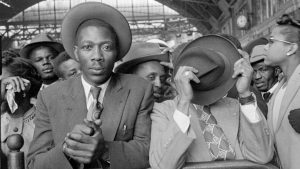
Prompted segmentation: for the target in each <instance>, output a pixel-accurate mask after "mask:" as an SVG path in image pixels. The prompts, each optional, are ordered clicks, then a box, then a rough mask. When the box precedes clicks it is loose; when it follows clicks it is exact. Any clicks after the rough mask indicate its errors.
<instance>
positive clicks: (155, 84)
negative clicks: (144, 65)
mask: <svg viewBox="0 0 300 169" xmlns="http://www.w3.org/2000/svg"><path fill="white" fill-rule="evenodd" d="M154 86H156V87H159V88H160V87H161V81H160V78H159V77H156V78H155V81H154Z"/></svg>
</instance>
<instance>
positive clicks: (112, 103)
mask: <svg viewBox="0 0 300 169" xmlns="http://www.w3.org/2000/svg"><path fill="white" fill-rule="evenodd" d="M129 92H130V90H129V89H126V88H123V85H122V82H121V80H120V78H118V74H113V75H112V79H111V81H110V83H109V85H108V87H107V89H106V92H105V96H104V99H103V108H104V109H103V112H102V114H101V119H102V125H101V128H102V133H103V136H104V138H105V140H106V141H113V140H114V138H115V135H116V133H117V129H118V127H119V123H120V120H121V118H122V114H123V109H124V106H125V104H126V101H127V97H128V95H129Z"/></svg>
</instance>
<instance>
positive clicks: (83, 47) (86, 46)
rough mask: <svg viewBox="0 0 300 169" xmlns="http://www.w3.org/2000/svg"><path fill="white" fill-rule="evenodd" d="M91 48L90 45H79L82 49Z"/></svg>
mask: <svg viewBox="0 0 300 169" xmlns="http://www.w3.org/2000/svg"><path fill="white" fill-rule="evenodd" d="M92 48H93V46H92V45H83V46H82V47H81V49H83V50H90V49H92Z"/></svg>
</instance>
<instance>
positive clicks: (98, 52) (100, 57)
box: [93, 46, 103, 61]
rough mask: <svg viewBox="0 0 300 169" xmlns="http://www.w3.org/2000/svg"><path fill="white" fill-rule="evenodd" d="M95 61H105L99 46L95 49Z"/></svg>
mask: <svg viewBox="0 0 300 169" xmlns="http://www.w3.org/2000/svg"><path fill="white" fill-rule="evenodd" d="M93 59H94V60H97V61H98V60H103V51H102V50H101V46H98V47H97V48H96V49H95V53H94V55H93Z"/></svg>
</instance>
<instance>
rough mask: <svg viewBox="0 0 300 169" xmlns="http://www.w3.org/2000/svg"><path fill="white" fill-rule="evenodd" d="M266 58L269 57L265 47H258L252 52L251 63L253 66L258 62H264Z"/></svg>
mask: <svg viewBox="0 0 300 169" xmlns="http://www.w3.org/2000/svg"><path fill="white" fill-rule="evenodd" d="M265 56H267V52H266V50H265V45H257V46H255V47H254V48H253V50H252V53H251V56H250V63H251V64H252V63H255V62H258V61H263V60H264V59H265Z"/></svg>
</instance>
